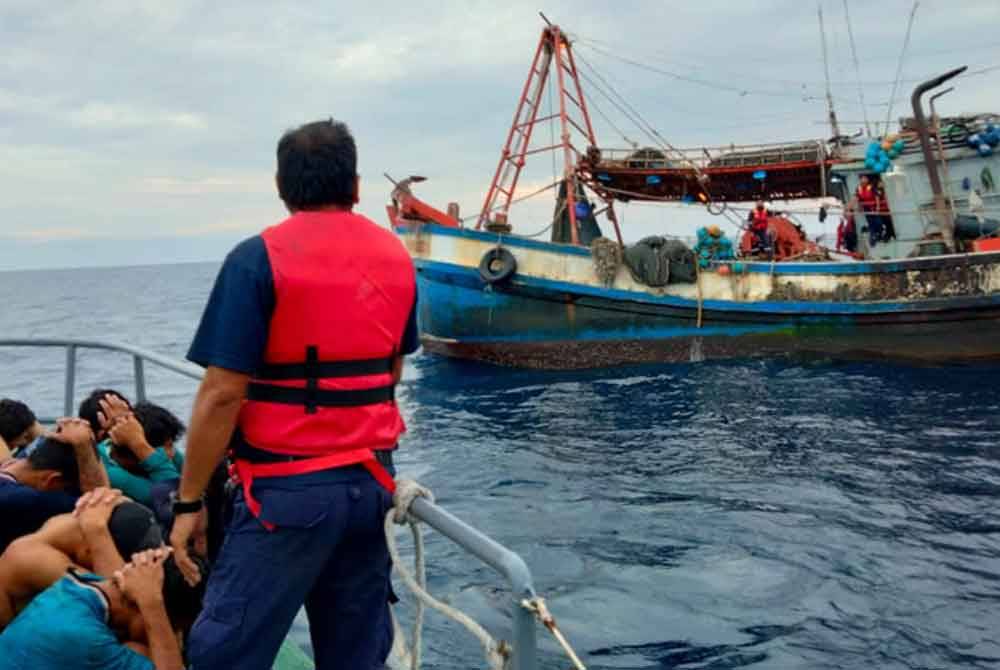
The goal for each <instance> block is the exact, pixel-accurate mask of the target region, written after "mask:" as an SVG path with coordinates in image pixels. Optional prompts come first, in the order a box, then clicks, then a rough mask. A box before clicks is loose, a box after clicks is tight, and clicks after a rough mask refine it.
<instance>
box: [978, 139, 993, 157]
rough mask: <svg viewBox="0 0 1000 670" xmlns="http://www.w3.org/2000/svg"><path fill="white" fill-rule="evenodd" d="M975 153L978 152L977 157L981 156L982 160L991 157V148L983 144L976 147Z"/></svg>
mask: <svg viewBox="0 0 1000 670" xmlns="http://www.w3.org/2000/svg"><path fill="white" fill-rule="evenodd" d="M976 151H978V152H979V155H980V156H982V157H983V158H985V157H986V156H992V155H993V147H991V146H990V145H988V144H986V143H985V142H983V143H982V144H980V145H979V146H978V147H976Z"/></svg>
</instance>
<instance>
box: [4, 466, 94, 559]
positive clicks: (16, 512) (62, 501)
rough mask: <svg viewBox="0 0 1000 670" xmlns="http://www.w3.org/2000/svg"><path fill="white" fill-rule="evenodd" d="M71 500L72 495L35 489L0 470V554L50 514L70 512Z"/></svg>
mask: <svg viewBox="0 0 1000 670" xmlns="http://www.w3.org/2000/svg"><path fill="white" fill-rule="evenodd" d="M75 503H76V498H75V497H74V496H71V495H69V494H67V493H63V492H62V491H36V490H35V489H33V488H31V487H30V486H26V485H24V484H21V483H19V482H18V481H17V480H15V479H13V478H12V477H9V476H7V475H5V474H3V473H0V521H2V522H0V554H2V553H3V551H4V549H6V548H7V545H9V544H10V543H11V542H13V541H14V540H16V539H17V538H19V537H22V536H24V535H28V534H30V533H34V532H35V531H36V530H38V529H39V528H41V527H42V524H44V523H45V522H46V521H48V520H49V519H51V518H52V517H54V516H56V515H59V514H65V513H67V512H72V511H73V506H74V504H75Z"/></svg>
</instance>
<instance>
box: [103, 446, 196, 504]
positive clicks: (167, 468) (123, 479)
mask: <svg viewBox="0 0 1000 670" xmlns="http://www.w3.org/2000/svg"><path fill="white" fill-rule="evenodd" d="M97 452H98V453H99V454H100V455H101V462H102V463H103V464H104V469H105V470H106V471H107V473H108V481H109V482H110V483H111V488H115V489H118V490H120V491H121V492H122V493H124V494H125V495H127V496H128V497H129V498H131V499H132V500H134V501H136V502H137V503H141V504H143V505H145V506H146V507H151V506H152V505H153V495H152V493H151V491H152V488H153V484H155V483H157V482H167V481H170V480H173V479H178V478H180V476H181V472H182V471H183V470H184V455H183V454H182V453H181V450H180V449H174V458H173V460H171V459H170V457H169V456H167V452H166V451H164V450H163V448H162V447H158V448H156V449H154V450H153V453H152V454H151V455H150V456H149V458H147V459H146V460H144V461H142V462H140V463H139V465H140V466H141V467H142V469H143V471H144V472H145V473H146V476H145V477H141V476H139V475H134V474H132V473H131V472H129V471H128V470H126V469H125V468H123V467H122V466H120V465H118V463H117V462H116V461H115V459H113V458H111V442H110V441H108V440H104V441H103V442H101V443H100V444H99V445H97Z"/></svg>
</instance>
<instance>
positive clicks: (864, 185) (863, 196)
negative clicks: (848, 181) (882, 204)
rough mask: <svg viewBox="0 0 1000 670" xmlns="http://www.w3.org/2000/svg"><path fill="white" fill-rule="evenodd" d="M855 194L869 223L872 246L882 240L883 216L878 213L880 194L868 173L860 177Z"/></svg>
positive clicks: (869, 237) (869, 240)
mask: <svg viewBox="0 0 1000 670" xmlns="http://www.w3.org/2000/svg"><path fill="white" fill-rule="evenodd" d="M855 196H856V197H857V199H858V204H859V205H860V206H861V211H863V212H864V213H865V221H866V222H867V223H868V242H869V244H870V246H875V245H876V244H877V243H878V242H880V241H881V240H882V218H881V216H880V215H879V214H878V195H877V194H876V192H875V185H874V184H872V182H871V180H870V179H869V178H868V175H866V174H863V175H861V176H860V177H859V178H858V188H857V191H856V192H855Z"/></svg>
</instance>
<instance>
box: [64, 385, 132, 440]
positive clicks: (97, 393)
mask: <svg viewBox="0 0 1000 670" xmlns="http://www.w3.org/2000/svg"><path fill="white" fill-rule="evenodd" d="M106 395H113V396H118V397H119V398H121V399H122V400H124V401H125V403H126V404H127V405H128V406H129V407H131V406H132V403H130V402H129V401H128V398H126V397H125V396H124V395H122V394H121V393H119V392H118V391H116V390H114V389H94V390H93V391H91V392H90V395H88V396H87V397H86V398H84V399H83V402H81V403H80V408H79V409H78V410H77V412H76V415H77V416H78V417H80V418H81V419H85V420H86V421H87V423H89V424H90V429H91V430H92V431H94V435H97V434H98V433H100V432H101V422H100V421H98V420H97V413H98V412H100V411H101V405H100V400H101V399H102V398H103V397H104V396H106Z"/></svg>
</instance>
